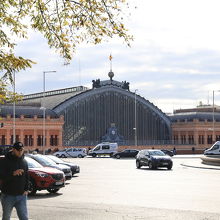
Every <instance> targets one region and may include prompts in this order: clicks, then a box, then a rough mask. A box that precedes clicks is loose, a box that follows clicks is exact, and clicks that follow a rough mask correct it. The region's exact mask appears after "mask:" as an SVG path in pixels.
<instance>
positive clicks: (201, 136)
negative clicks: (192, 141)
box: [199, 135, 204, 144]
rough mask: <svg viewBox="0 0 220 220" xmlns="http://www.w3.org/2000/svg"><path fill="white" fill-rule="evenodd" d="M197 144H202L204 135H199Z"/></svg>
mask: <svg viewBox="0 0 220 220" xmlns="http://www.w3.org/2000/svg"><path fill="white" fill-rule="evenodd" d="M199 144H204V135H199Z"/></svg>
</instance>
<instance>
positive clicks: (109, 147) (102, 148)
mask: <svg viewBox="0 0 220 220" xmlns="http://www.w3.org/2000/svg"><path fill="white" fill-rule="evenodd" d="M117 152H118V144H117V143H109V142H103V143H101V144H98V145H96V146H95V147H94V148H93V149H92V150H89V152H88V155H90V156H92V157H96V156H97V155H99V156H100V155H109V156H110V157H112V155H113V154H114V153H117Z"/></svg>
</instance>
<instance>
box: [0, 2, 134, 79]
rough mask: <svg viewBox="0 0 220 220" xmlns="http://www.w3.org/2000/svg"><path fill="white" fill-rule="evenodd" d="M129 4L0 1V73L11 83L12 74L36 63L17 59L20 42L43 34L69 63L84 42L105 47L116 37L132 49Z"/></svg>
mask: <svg viewBox="0 0 220 220" xmlns="http://www.w3.org/2000/svg"><path fill="white" fill-rule="evenodd" d="M123 8H124V9H127V8H129V6H128V3H127V0H0V46H1V47H0V71H1V72H2V73H3V74H2V76H3V78H7V79H9V80H10V81H11V82H12V81H13V79H12V73H13V72H17V71H20V70H22V69H26V68H28V67H31V66H32V64H34V61H32V60H30V59H28V58H23V57H20V56H18V57H16V56H15V54H14V49H15V46H16V43H17V40H18V39H20V38H23V39H25V38H26V39H28V32H29V31H30V30H34V31H39V32H41V33H42V35H43V36H44V37H45V38H46V39H47V42H48V45H49V47H51V48H55V49H56V50H57V52H58V53H59V54H60V55H61V57H63V58H64V61H65V62H66V63H69V62H70V60H71V59H72V58H73V54H74V52H75V50H76V46H77V45H79V44H80V43H82V42H88V43H94V44H98V43H101V42H102V40H103V39H105V38H108V37H110V38H112V37H113V36H114V35H116V36H119V37H122V38H123V39H124V40H125V42H126V43H127V44H128V45H129V41H130V40H131V39H132V36H131V35H129V34H127V29H126V28H125V27H124V24H123V13H122V11H123V10H122V9H123Z"/></svg>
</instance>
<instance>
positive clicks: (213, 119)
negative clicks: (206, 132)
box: [212, 90, 220, 142]
mask: <svg viewBox="0 0 220 220" xmlns="http://www.w3.org/2000/svg"><path fill="white" fill-rule="evenodd" d="M216 92H220V90H217V91H216ZM214 135H215V90H213V91H212V137H213V141H212V142H214Z"/></svg>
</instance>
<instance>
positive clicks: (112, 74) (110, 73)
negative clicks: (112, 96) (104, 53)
mask: <svg viewBox="0 0 220 220" xmlns="http://www.w3.org/2000/svg"><path fill="white" fill-rule="evenodd" d="M109 60H110V72H109V73H108V76H109V77H110V80H111V84H112V78H113V77H114V73H113V72H112V55H111V54H110V56H109Z"/></svg>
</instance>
